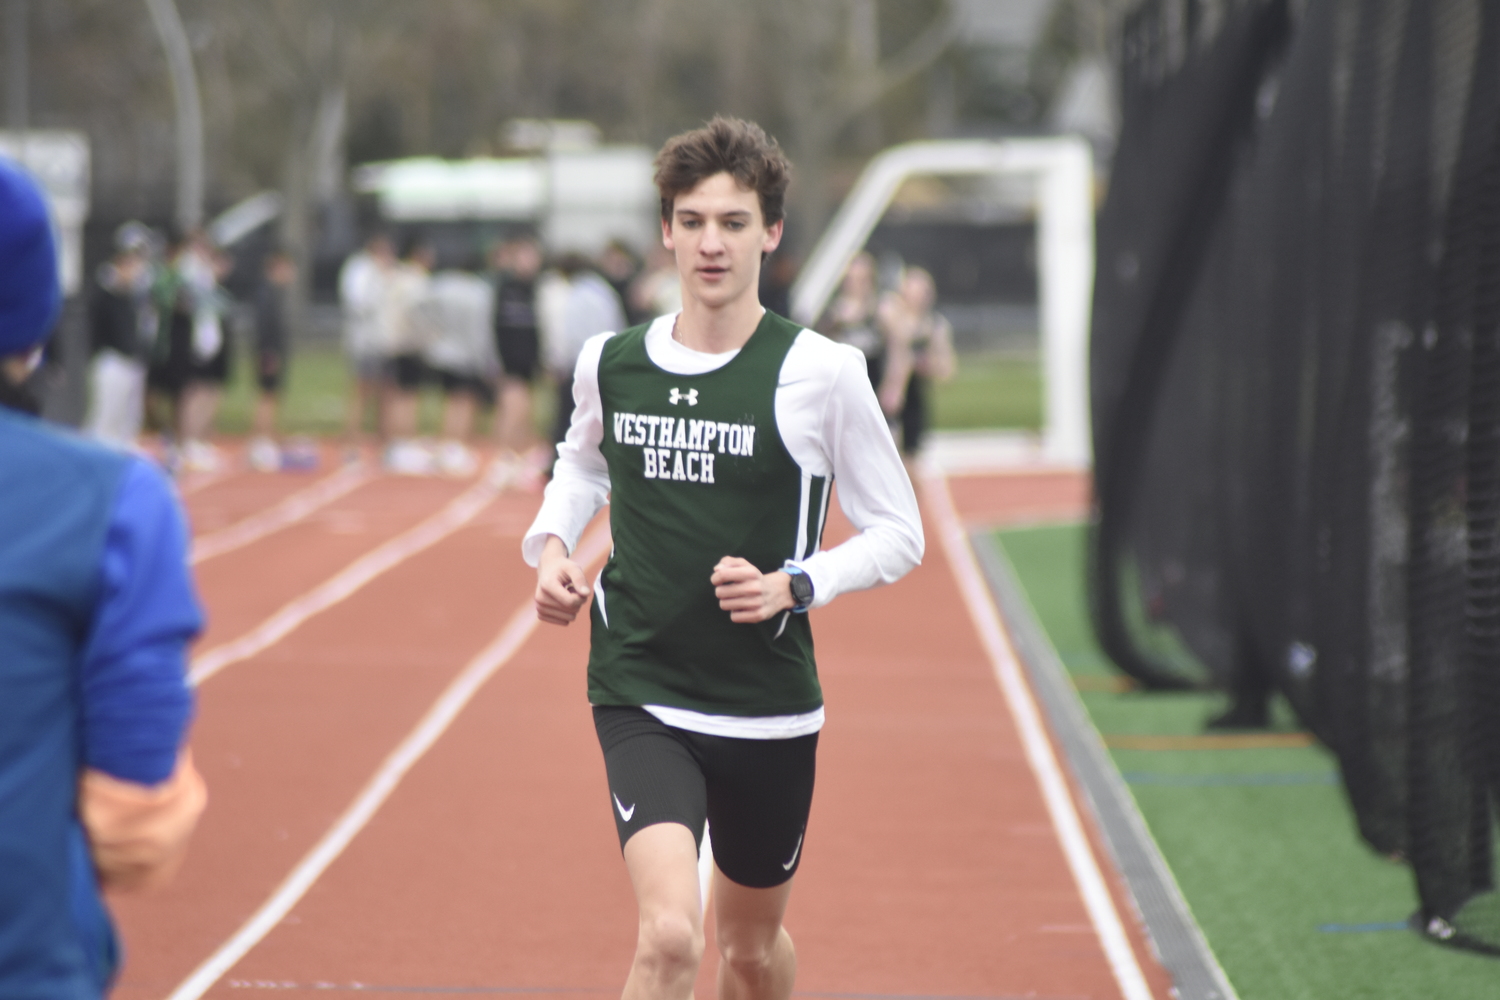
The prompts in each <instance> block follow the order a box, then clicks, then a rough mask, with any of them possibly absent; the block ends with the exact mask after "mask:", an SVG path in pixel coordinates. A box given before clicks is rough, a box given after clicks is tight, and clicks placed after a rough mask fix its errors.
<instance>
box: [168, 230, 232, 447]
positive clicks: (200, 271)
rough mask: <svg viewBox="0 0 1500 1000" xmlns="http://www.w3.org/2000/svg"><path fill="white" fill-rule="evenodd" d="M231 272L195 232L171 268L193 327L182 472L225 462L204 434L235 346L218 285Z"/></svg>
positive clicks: (183, 412) (181, 430) (221, 256)
mask: <svg viewBox="0 0 1500 1000" xmlns="http://www.w3.org/2000/svg"><path fill="white" fill-rule="evenodd" d="M232 266H233V261H232V260H231V259H230V258H229V256H228V255H227V254H225V253H224V252H223V251H221V250H220V249H219V248H217V247H215V246H214V245H213V244H212V243H210V242H209V240H208V236H207V235H206V234H205V233H203V232H201V231H199V232H194V233H193V234H192V235H191V236H190V237H189V238H188V242H187V245H186V247H185V248H184V249H183V252H182V253H180V254H178V255H177V259H176V261H175V262H174V263H173V267H174V268H175V269H176V270H177V272H178V277H179V281H178V285H177V295H178V307H179V308H180V309H182V310H184V311H185V312H186V314H187V316H188V317H189V319H190V322H191V330H192V334H191V337H190V339H189V344H190V351H189V358H190V361H189V365H188V371H187V381H186V384H185V385H184V387H183V391H182V403H181V408H180V411H179V413H178V418H179V421H180V426H179V428H178V431H179V433H180V436H181V442H182V453H181V457H182V465H183V468H185V469H187V470H189V471H192V472H215V471H217V470H218V469H220V468H222V467H223V464H224V457H223V455H221V454H220V453H219V450H218V449H217V448H216V447H214V446H213V445H212V444H210V443H209V442H208V432H209V429H210V428H211V427H212V426H213V422H214V417H215V416H216V415H217V414H218V412H219V403H220V401H221V400H222V399H223V398H224V385H225V383H227V382H228V381H229V365H230V361H231V360H232V358H233V355H234V345H233V343H232V342H231V338H230V335H229V323H228V313H229V293H228V292H226V291H225V290H224V288H223V287H222V286H221V285H220V281H221V280H222V279H223V278H224V276H225V275H227V274H228V273H229V271H230V269H231V267H232Z"/></svg>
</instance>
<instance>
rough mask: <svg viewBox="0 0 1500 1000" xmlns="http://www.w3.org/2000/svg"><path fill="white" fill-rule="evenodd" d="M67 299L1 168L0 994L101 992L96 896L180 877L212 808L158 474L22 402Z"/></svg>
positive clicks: (167, 494)
mask: <svg viewBox="0 0 1500 1000" xmlns="http://www.w3.org/2000/svg"><path fill="white" fill-rule="evenodd" d="M60 301H61V295H60V289H59V287H58V279H57V256H56V248H55V246H54V243H53V238H52V229H51V223H50V221H49V219H48V214H47V210H46V207H45V205H44V204H43V202H42V198H41V192H40V191H39V190H38V189H37V187H36V185H35V184H34V183H33V182H32V181H31V180H30V178H28V177H27V176H26V175H24V174H23V173H22V172H21V171H20V170H18V169H17V168H15V167H14V166H12V165H10V164H9V163H7V162H5V161H0V859H3V861H0V996H3V997H38V998H40V997H76V998H80V1000H96V998H102V997H103V996H104V995H105V994H106V993H107V992H108V990H109V988H110V985H111V980H112V979H113V978H114V973H115V969H116V966H117V964H118V960H119V948H118V945H117V943H116V939H115V934H114V929H113V927H112V926H111V923H110V919H109V914H108V911H107V910H106V909H105V905H104V900H103V897H102V894H101V889H102V888H108V889H112V890H117V891H124V890H131V889H137V888H147V887H151V886H153V885H156V884H159V883H161V882H162V881H164V880H166V879H168V878H170V877H171V875H172V872H173V871H174V869H175V868H176V866H177V865H178V864H179V863H180V861H181V859H182V856H183V853H184V851H185V849H186V846H187V840H188V837H189V836H190V834H191V833H192V829H193V826H194V824H195V823H196V822H197V818H198V815H199V813H200V812H201V811H202V809H203V804H204V800H205V795H204V790H203V782H202V779H201V778H199V776H198V772H197V771H196V770H194V768H193V763H192V757H191V755H190V753H189V752H188V751H187V750H186V749H185V747H184V742H185V737H186V733H187V726H188V721H189V718H190V716H191V714H192V692H191V690H190V689H189V687H188V685H187V679H186V676H185V667H186V656H187V645H188V643H189V642H190V641H191V640H192V638H193V637H194V636H195V635H196V634H197V633H198V631H199V630H200V628H201V627H202V615H201V613H200V612H199V609H198V603H197V599H196V597H195V596H194V593H193V585H192V579H191V577H190V576H189V572H188V567H187V529H186V524H185V520H184V518H183V514H182V510H181V507H180V506H179V505H178V502H177V500H176V497H175V494H174V492H173V490H172V487H171V484H170V483H168V482H167V481H166V479H165V478H164V477H163V476H162V475H161V473H160V472H159V471H157V469H156V468H155V467H154V466H152V465H151V464H150V463H149V462H147V461H145V460H143V459H141V458H139V457H137V456H134V455H129V454H124V453H121V452H119V451H115V450H110V449H106V448H102V447H99V446H98V445H95V444H92V443H89V442H86V441H84V440H83V439H81V438H78V437H75V436H72V435H69V434H65V433H63V432H61V431H58V430H56V429H54V428H52V427H49V426H48V425H47V424H45V423H43V422H42V421H40V420H38V419H36V418H34V417H31V416H28V415H25V414H23V413H20V412H17V411H16V410H15V409H12V408H11V406H12V405H14V404H16V403H17V402H20V401H21V399H20V394H19V393H18V391H17V386H18V385H19V383H20V382H21V380H22V379H24V378H25V377H26V374H27V372H28V371H29V370H31V369H32V368H34V367H35V365H36V363H37V361H38V359H39V358H40V355H41V347H42V343H43V341H44V340H45V339H46V337H47V334H48V333H49V331H50V330H51V328H52V325H53V323H54V321H55V320H56V317H57V313H58V309H59V306H60Z"/></svg>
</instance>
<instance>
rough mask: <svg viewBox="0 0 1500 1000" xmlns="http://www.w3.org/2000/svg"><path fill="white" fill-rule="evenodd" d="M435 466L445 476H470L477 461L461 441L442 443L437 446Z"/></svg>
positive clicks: (475, 467)
mask: <svg viewBox="0 0 1500 1000" xmlns="http://www.w3.org/2000/svg"><path fill="white" fill-rule="evenodd" d="M437 466H438V470H439V471H441V472H442V473H443V475H445V476H472V475H473V474H474V470H476V469H478V468H479V459H478V458H476V457H474V453H473V452H472V451H470V450H469V449H468V448H466V447H465V446H464V443H463V442H462V441H444V442H443V443H442V444H440V445H438V449H437Z"/></svg>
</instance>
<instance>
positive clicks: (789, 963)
mask: <svg viewBox="0 0 1500 1000" xmlns="http://www.w3.org/2000/svg"><path fill="white" fill-rule="evenodd" d="M793 881H795V880H793ZM791 895H792V883H791V882H790V881H788V882H784V883H782V884H781V885H778V886H773V887H772V888H770V889H751V888H749V887H747V886H743V885H739V884H738V883H735V882H731V881H730V880H729V879H727V878H725V877H724V873H723V872H721V871H719V868H718V866H717V865H715V866H714V885H713V904H714V923H715V928H716V930H715V935H714V936H715V938H716V940H717V944H718V946H719V954H720V956H721V957H722V961H720V962H719V1000H787V998H788V997H790V996H791V995H792V981H793V980H794V979H795V978H796V976H797V953H796V950H795V949H793V947H792V937H791V935H790V934H788V933H787V932H786V928H785V927H783V926H781V921H782V918H783V917H784V916H785V915H786V904H787V900H788V899H790V898H791Z"/></svg>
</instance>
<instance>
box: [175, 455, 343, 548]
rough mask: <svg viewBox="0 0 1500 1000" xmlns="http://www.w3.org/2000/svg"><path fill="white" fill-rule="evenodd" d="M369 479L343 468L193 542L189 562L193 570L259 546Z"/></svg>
mask: <svg viewBox="0 0 1500 1000" xmlns="http://www.w3.org/2000/svg"><path fill="white" fill-rule="evenodd" d="M370 479H371V476H370V473H368V472H366V471H365V470H364V469H362V468H360V467H359V466H357V465H346V466H344V467H343V468H341V469H339V470H338V471H337V472H335V473H334V474H333V475H331V476H325V477H323V478H322V479H320V480H318V481H317V482H316V483H313V484H312V485H311V486H309V487H307V488H306V489H303V490H298V491H297V492H296V493H293V494H292V495H291V496H289V497H286V498H285V499H283V500H282V501H281V502H280V503H277V504H274V505H273V506H271V507H267V508H266V509H265V510H262V511H258V512H257V513H254V514H251V515H250V516H249V517H247V518H245V519H244V520H241V521H236V522H235V523H234V524H231V525H229V526H228V527H226V528H221V529H219V530H218V531H213V532H209V533H208V534H206V535H202V536H201V537H198V538H195V539H193V551H192V556H191V557H190V560H189V561H190V562H191V563H192V564H193V565H194V566H196V565H198V564H199V563H201V562H203V561H204V560H206V559H212V558H213V557H214V556H221V555H223V554H224V553H226V552H233V551H234V550H235V549H242V548H244V547H245V546H246V545H249V544H250V543H252V542H258V541H260V540H261V539H262V538H264V537H266V536H267V535H270V534H274V533H275V532H278V531H280V530H281V529H282V528H287V527H290V526H291V525H293V524H296V523H297V522H298V521H300V520H302V519H303V518H305V517H307V516H308V515H309V514H312V513H313V512H315V511H317V510H318V509H320V508H322V507H326V506H327V505H328V504H331V503H333V502H334V501H335V500H337V499H339V498H340V497H343V496H347V495H348V494H349V493H351V492H353V491H354V490H355V488H357V487H359V486H362V485H364V484H365V483H367V482H369V481H370Z"/></svg>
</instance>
